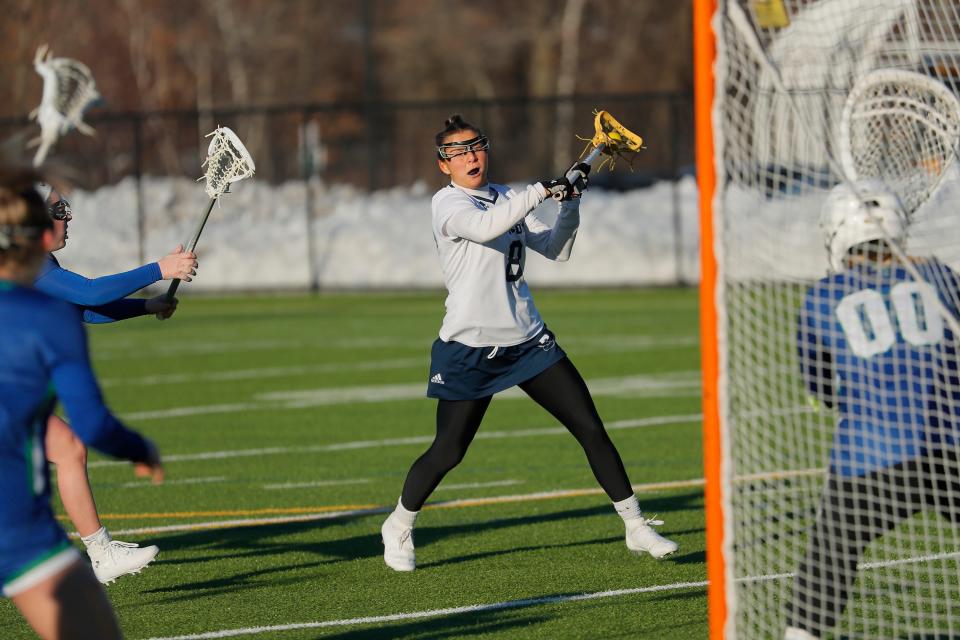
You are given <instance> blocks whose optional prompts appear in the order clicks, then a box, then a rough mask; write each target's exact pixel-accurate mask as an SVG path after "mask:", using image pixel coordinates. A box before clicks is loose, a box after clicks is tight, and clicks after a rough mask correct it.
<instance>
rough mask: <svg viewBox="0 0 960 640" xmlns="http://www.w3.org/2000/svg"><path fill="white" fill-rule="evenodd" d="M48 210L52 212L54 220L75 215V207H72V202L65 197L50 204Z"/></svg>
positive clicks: (51, 215)
mask: <svg viewBox="0 0 960 640" xmlns="http://www.w3.org/2000/svg"><path fill="white" fill-rule="evenodd" d="M47 211H49V212H50V217H51V218H53V219H54V220H66V219H67V218H72V217H73V209H71V208H70V203H69V202H67V201H66V200H65V199H63V198H60V199H59V200H58V201H56V202H54V203H53V204H52V205H50V206H49V207H48V208H47Z"/></svg>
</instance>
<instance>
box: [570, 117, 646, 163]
mask: <svg viewBox="0 0 960 640" xmlns="http://www.w3.org/2000/svg"><path fill="white" fill-rule="evenodd" d="M594 114H596V117H595V118H594V119H593V129H594V134H593V137H591V138H581V137H580V136H577V138H578V139H580V140H586V141H587V145H586V146H585V147H584V149H583V152H582V153H581V154H580V157H581V158H583V157H584V156H585V155H586V154H587V153H588V152H589V151H590V149H591V148H593V149H596V148H598V147H599V148H600V149H601V152H602V153H603V154H604V155H606V156H607V157H606V158H604V159H603V162H601V163H600V166H599V167H597V168H598V169H600V168H602V167H603V166H604V165H605V164H607V163H609V168H610V169H613V167H614V165H615V164H616V162H617V159H619V158H623V159H625V160H626V161H627V164H629V165H630V166H631V167H632V166H633V159H634V158H635V157H636V155H637V153H639V152H640V150H641V149H643V138H641V137H640V136H639V135H637V134H636V133H634V132H633V131H630V130H629V129H627V128H626V127H625V126H623V125H622V124H620V122H619V121H617V119H616V118H614V117H613V116H612V115H610V114H609V113H608V112H606V111H602V110H595V111H594Z"/></svg>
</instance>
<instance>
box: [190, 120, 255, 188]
mask: <svg viewBox="0 0 960 640" xmlns="http://www.w3.org/2000/svg"><path fill="white" fill-rule="evenodd" d="M207 137H208V138H212V140H210V146H209V147H208V148H207V159H206V160H204V161H203V165H201V166H205V167H206V168H207V169H206V172H205V173H204V175H203V176H201V177H200V178H199V179H200V180H204V179H206V181H207V183H206V185H205V187H204V190H205V191H206V192H207V195H208V196H210V197H211V198H218V197H220V196H221V195H223V194H224V193H226V192H227V190H228V189H229V188H230V184H231V183H234V182H237V181H239V180H243V179H244V178H249V177H250V176H252V175H253V174H254V172H255V171H256V169H257V167H256V165H254V163H253V158H252V157H251V156H250V152H249V151H247V148H246V147H245V146H243V143H242V142H240V138H239V137H238V136H237V134H235V133H234V132H233V130H232V129H230V128H229V127H217V128H216V129H215V130H214V131H212V132H211V133H209V134H207Z"/></svg>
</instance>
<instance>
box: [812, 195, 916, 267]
mask: <svg viewBox="0 0 960 640" xmlns="http://www.w3.org/2000/svg"><path fill="white" fill-rule="evenodd" d="M820 229H821V230H822V231H823V234H824V239H825V241H826V247H827V253H828V255H829V256H830V266H831V267H832V268H833V269H834V270H835V271H843V269H844V258H845V257H846V255H847V252H848V251H850V249H852V248H853V247H855V246H857V245H858V244H862V243H864V242H869V241H871V240H892V241H893V242H896V243H897V244H902V243H903V241H904V240H905V238H906V235H907V223H906V219H905V218H904V213H903V207H902V206H901V204H900V199H899V198H898V197H897V196H896V194H894V193H893V192H892V191H890V190H889V189H887V188H886V187H885V186H884V185H883V183H882V182H879V181H877V180H859V181H857V182H856V183H855V184H854V185H853V186H851V185H849V184H846V183H841V184H838V185H837V186H836V187H834V188H833V189H832V190H831V191H830V195H829V196H828V197H827V200H826V202H824V203H823V208H822V209H821V210H820Z"/></svg>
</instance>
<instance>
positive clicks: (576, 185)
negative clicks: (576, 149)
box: [566, 162, 590, 198]
mask: <svg viewBox="0 0 960 640" xmlns="http://www.w3.org/2000/svg"><path fill="white" fill-rule="evenodd" d="M589 175H590V165H589V164H587V163H586V162H574V163H573V166H572V167H570V169H569V170H568V171H567V176H566V177H567V180H568V181H569V182H570V184H571V186H572V188H573V194H572V196H571V197H573V198H579V197H580V196H581V195H583V192H584V191H586V190H587V183H588V182H590V178H589V177H588V176H589Z"/></svg>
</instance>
